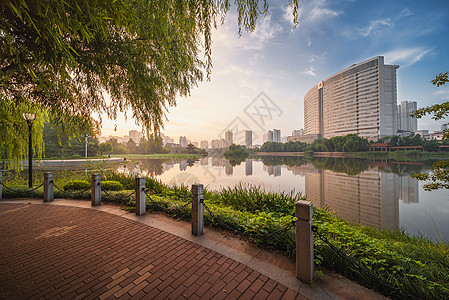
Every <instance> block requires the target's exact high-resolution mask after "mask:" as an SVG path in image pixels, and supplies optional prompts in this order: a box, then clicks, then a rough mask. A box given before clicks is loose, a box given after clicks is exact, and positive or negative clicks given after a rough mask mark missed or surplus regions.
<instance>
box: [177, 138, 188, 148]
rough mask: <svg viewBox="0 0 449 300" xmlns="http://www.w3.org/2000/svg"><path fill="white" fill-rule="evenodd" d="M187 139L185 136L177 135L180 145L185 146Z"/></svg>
mask: <svg viewBox="0 0 449 300" xmlns="http://www.w3.org/2000/svg"><path fill="white" fill-rule="evenodd" d="M187 144H188V141H187V138H186V137H185V136H180V137H179V145H180V146H181V147H187Z"/></svg>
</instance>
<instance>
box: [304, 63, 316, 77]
mask: <svg viewBox="0 0 449 300" xmlns="http://www.w3.org/2000/svg"><path fill="white" fill-rule="evenodd" d="M302 73H303V74H306V75H309V76H314V77H316V73H315V67H314V66H311V67H310V68H309V69H308V70H306V71H304V72H302Z"/></svg>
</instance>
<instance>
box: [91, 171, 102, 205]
mask: <svg viewBox="0 0 449 300" xmlns="http://www.w3.org/2000/svg"><path fill="white" fill-rule="evenodd" d="M91 199H92V206H97V205H100V204H101V175H100V174H92V184H91Z"/></svg>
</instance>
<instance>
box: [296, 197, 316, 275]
mask: <svg viewBox="0 0 449 300" xmlns="http://www.w3.org/2000/svg"><path fill="white" fill-rule="evenodd" d="M295 215H296V218H297V219H296V277H297V278H298V279H300V280H302V281H305V282H307V283H312V280H313V272H314V264H313V233H312V222H313V220H312V215H313V206H312V202H309V201H298V202H296V207H295Z"/></svg>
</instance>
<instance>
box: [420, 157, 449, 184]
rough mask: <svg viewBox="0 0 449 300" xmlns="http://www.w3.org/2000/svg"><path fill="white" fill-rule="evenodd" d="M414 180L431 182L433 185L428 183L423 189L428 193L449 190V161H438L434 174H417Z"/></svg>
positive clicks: (435, 164)
mask: <svg viewBox="0 0 449 300" xmlns="http://www.w3.org/2000/svg"><path fill="white" fill-rule="evenodd" d="M412 177H413V178H416V179H418V180H430V181H431V183H426V184H425V185H424V186H423V188H424V190H426V191H432V190H437V189H442V188H443V189H448V188H449V160H446V161H438V162H436V163H434V164H433V173H432V174H422V173H419V174H415V175H412Z"/></svg>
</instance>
